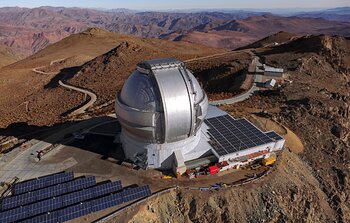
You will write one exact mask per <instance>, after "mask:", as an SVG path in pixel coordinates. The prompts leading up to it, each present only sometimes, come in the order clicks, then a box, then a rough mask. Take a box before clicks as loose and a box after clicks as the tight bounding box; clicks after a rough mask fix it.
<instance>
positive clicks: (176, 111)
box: [116, 59, 208, 150]
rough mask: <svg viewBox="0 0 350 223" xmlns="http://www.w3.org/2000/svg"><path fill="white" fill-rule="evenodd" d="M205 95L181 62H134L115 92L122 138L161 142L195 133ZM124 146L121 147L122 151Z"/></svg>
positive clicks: (202, 115)
mask: <svg viewBox="0 0 350 223" xmlns="http://www.w3.org/2000/svg"><path fill="white" fill-rule="evenodd" d="M207 108H208V98H207V96H206V94H205V92H204V91H203V89H202V88H201V87H200V84H199V83H198V81H197V80H196V78H195V77H194V76H193V74H192V73H191V72H190V71H189V70H187V69H186V67H185V65H184V63H182V62H180V61H178V60H176V59H160V60H149V61H144V62H143V63H140V64H138V66H137V70H136V71H135V72H133V73H132V74H131V75H130V77H129V78H128V80H127V81H126V82H125V84H124V86H123V88H122V90H121V92H120V93H119V94H118V95H117V100H116V113H117V117H118V119H119V122H120V124H121V126H122V136H123V137H124V138H128V140H124V141H130V142H131V141H134V142H135V144H136V142H137V143H140V142H144V143H148V144H150V143H151V144H152V143H153V144H164V143H172V142H179V141H181V140H186V139H188V138H190V137H193V136H195V135H196V134H197V132H198V130H199V129H200V126H201V125H202V123H203V121H204V118H205V116H206V114H207ZM126 149H127V148H124V150H126Z"/></svg>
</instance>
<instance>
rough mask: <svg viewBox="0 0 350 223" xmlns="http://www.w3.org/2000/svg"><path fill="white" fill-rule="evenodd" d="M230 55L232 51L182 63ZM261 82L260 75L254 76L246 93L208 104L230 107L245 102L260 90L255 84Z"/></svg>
mask: <svg viewBox="0 0 350 223" xmlns="http://www.w3.org/2000/svg"><path fill="white" fill-rule="evenodd" d="M246 52H247V53H248V54H249V55H251V56H252V57H256V55H255V54H254V53H253V52H252V51H250V50H248V51H246ZM231 53H234V51H228V52H224V53H218V54H213V55H209V56H204V57H198V58H193V59H189V60H185V61H184V62H185V63H190V62H194V61H199V60H205V59H211V58H215V57H221V56H226V55H228V54H231ZM261 82H262V77H261V75H257V74H255V75H254V83H253V86H252V87H251V88H250V89H249V90H248V91H247V92H245V93H243V94H240V95H237V96H234V97H232V98H228V99H222V100H215V101H209V104H211V105H215V106H218V105H230V104H234V103H237V102H241V101H245V100H247V99H248V98H250V96H252V95H253V94H254V92H256V91H259V90H260V88H259V87H257V85H256V83H261Z"/></svg>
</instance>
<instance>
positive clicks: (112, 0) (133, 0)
mask: <svg viewBox="0 0 350 223" xmlns="http://www.w3.org/2000/svg"><path fill="white" fill-rule="evenodd" d="M5 6H20V7H29V8H33V7H38V6H65V7H73V6H77V7H85V8H107V9H112V8H129V9H155V10H160V9H190V8H333V7H339V6H350V0H292V1H291V0H172V1H169V0H142V1H141V0H95V1H92V0H59V1H58V0H56V1H54V0H46V1H44V0H38V1H32V0H12V1H10V0H0V7H5Z"/></svg>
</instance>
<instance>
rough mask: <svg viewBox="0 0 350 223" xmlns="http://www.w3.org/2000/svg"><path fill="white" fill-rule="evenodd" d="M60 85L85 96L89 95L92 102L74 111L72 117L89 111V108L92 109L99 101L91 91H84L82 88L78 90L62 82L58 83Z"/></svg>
mask: <svg viewBox="0 0 350 223" xmlns="http://www.w3.org/2000/svg"><path fill="white" fill-rule="evenodd" d="M58 84H59V85H61V86H62V87H65V88H68V89H71V90H74V91H78V92H81V93H84V94H87V95H89V97H90V100H89V101H88V103H86V104H84V105H83V106H81V107H80V108H78V109H76V110H74V111H73V112H72V113H71V114H72V115H78V114H82V113H84V112H85V110H86V109H88V108H89V107H91V106H92V105H93V104H94V103H95V102H96V100H97V95H96V94H94V93H92V92H91V91H88V90H84V89H82V88H78V87H74V86H72V85H68V84H64V83H63V82H62V81H61V80H59V81H58Z"/></svg>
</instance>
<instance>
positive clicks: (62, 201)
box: [0, 181, 122, 222]
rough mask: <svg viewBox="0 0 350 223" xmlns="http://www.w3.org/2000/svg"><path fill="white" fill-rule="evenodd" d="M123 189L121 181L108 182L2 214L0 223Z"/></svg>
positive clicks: (0, 214) (0, 213)
mask: <svg viewBox="0 0 350 223" xmlns="http://www.w3.org/2000/svg"><path fill="white" fill-rule="evenodd" d="M121 189H122V185H121V182H120V181H116V182H108V183H103V184H100V185H95V186H93V187H90V188H87V189H83V190H80V191H76V192H72V193H68V194H64V195H60V196H58V197H51V198H49V199H46V200H42V201H39V202H36V203H32V204H28V205H24V206H20V207H17V208H13V209H10V210H7V211H4V212H0V222H3V221H2V219H5V220H6V219H7V216H11V215H13V213H15V214H16V213H17V212H21V214H24V215H25V217H32V216H35V215H38V214H42V213H45V212H49V211H52V210H55V209H59V208H63V207H66V206H70V205H74V204H77V203H79V202H82V201H86V200H89V199H92V198H96V197H99V196H101V195H106V194H110V193H113V192H117V191H119V190H121ZM21 218H23V217H22V215H16V216H14V217H12V218H11V219H15V220H16V221H17V220H20V219H21Z"/></svg>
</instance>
